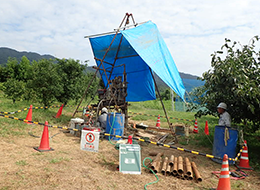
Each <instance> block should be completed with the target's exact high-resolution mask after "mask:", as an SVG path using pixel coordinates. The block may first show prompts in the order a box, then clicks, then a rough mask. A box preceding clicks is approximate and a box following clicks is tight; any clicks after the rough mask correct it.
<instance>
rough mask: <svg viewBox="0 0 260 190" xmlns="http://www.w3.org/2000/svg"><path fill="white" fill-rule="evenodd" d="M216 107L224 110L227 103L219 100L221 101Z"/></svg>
mask: <svg viewBox="0 0 260 190" xmlns="http://www.w3.org/2000/svg"><path fill="white" fill-rule="evenodd" d="M217 108H222V109H224V110H226V109H227V104H225V103H224V102H221V103H219V105H218V107H217Z"/></svg>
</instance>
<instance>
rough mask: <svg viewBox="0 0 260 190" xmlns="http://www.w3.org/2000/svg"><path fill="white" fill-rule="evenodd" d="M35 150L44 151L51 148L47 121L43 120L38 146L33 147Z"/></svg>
mask: <svg viewBox="0 0 260 190" xmlns="http://www.w3.org/2000/svg"><path fill="white" fill-rule="evenodd" d="M34 149H35V150H38V151H40V152H44V151H51V150H53V149H52V148H50V146H49V132H48V121H45V124H44V129H43V133H42V139H41V143H40V146H39V147H34Z"/></svg>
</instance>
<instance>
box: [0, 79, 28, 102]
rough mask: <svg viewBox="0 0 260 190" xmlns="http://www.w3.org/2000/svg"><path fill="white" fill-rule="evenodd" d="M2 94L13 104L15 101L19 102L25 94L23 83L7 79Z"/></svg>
mask: <svg viewBox="0 0 260 190" xmlns="http://www.w3.org/2000/svg"><path fill="white" fill-rule="evenodd" d="M3 86H4V88H3V92H4V93H5V96H6V97H7V98H9V99H12V100H13V103H15V101H16V100H21V99H22V98H23V94H24V92H25V83H24V82H23V81H18V80H16V79H14V78H10V79H7V81H6V82H5V83H4V85H3Z"/></svg>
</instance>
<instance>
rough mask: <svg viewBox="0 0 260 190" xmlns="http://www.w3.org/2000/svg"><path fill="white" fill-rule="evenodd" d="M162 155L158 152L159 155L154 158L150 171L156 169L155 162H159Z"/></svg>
mask: <svg viewBox="0 0 260 190" xmlns="http://www.w3.org/2000/svg"><path fill="white" fill-rule="evenodd" d="M162 155H163V153H162V152H160V153H158V154H157V155H156V157H155V158H154V160H153V162H152V166H151V169H152V170H154V169H155V167H156V165H157V162H158V160H160V157H161V156H162Z"/></svg>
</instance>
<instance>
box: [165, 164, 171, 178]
mask: <svg viewBox="0 0 260 190" xmlns="http://www.w3.org/2000/svg"><path fill="white" fill-rule="evenodd" d="M171 169H172V166H171V165H170V164H169V163H168V164H167V168H166V175H171Z"/></svg>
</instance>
